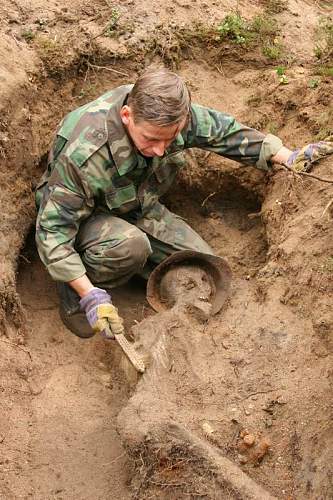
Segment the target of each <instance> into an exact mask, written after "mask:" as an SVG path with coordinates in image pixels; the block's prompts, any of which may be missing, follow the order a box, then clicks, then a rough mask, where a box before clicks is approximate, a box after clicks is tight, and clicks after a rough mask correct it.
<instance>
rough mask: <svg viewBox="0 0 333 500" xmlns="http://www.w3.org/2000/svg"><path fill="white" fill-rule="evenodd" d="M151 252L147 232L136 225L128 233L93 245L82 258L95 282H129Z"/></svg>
mask: <svg viewBox="0 0 333 500" xmlns="http://www.w3.org/2000/svg"><path fill="white" fill-rule="evenodd" d="M151 253H152V249H151V246H150V242H149V239H148V237H147V235H146V234H145V233H143V232H142V231H140V230H139V229H138V228H136V227H135V226H132V227H131V228H130V230H129V231H128V232H126V233H124V234H121V235H117V237H115V238H112V239H110V240H109V241H103V242H99V243H97V244H96V245H92V246H90V247H89V248H88V249H87V250H86V251H85V252H84V255H82V258H83V261H84V263H85V265H86V267H87V271H88V274H89V275H90V276H91V279H92V280H93V281H95V282H101V281H106V280H111V281H112V280H117V281H118V280H119V279H122V278H125V281H126V280H127V279H129V277H130V276H132V275H134V274H136V273H137V272H140V271H141V269H142V268H143V267H144V265H145V263H146V261H147V259H148V257H149V256H150V255H151Z"/></svg>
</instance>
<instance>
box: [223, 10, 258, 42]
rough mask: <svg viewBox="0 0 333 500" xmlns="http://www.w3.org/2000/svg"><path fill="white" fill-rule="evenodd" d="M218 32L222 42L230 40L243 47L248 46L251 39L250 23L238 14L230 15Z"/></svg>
mask: <svg viewBox="0 0 333 500" xmlns="http://www.w3.org/2000/svg"><path fill="white" fill-rule="evenodd" d="M217 32H218V33H219V35H220V39H221V40H225V39H229V40H232V41H233V42H235V43H237V44H241V45H244V44H246V43H247V42H248V41H249V38H250V31H249V26H248V23H247V21H246V20H245V19H243V18H242V16H241V15H240V14H239V13H238V12H236V13H235V14H228V15H227V16H226V17H225V18H224V19H223V21H222V22H221V24H219V25H218V27H217Z"/></svg>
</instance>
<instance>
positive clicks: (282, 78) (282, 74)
mask: <svg viewBox="0 0 333 500" xmlns="http://www.w3.org/2000/svg"><path fill="white" fill-rule="evenodd" d="M275 72H276V74H277V76H278V77H279V83H280V84H281V85H286V84H287V83H289V80H288V77H287V75H286V68H285V67H284V66H278V67H277V68H276V70H275Z"/></svg>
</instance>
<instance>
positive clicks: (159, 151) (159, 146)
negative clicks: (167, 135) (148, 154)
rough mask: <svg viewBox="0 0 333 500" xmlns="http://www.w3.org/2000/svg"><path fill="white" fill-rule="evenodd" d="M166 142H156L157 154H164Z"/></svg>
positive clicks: (155, 150) (154, 149) (155, 152)
mask: <svg viewBox="0 0 333 500" xmlns="http://www.w3.org/2000/svg"><path fill="white" fill-rule="evenodd" d="M165 146H166V144H165V142H164V141H161V142H159V143H158V144H155V145H154V147H153V152H154V155H155V156H163V155H164V152H165Z"/></svg>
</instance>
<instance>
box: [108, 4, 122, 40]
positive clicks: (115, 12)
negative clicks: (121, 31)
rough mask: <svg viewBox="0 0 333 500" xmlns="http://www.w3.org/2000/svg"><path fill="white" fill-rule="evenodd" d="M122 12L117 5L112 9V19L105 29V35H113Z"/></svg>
mask: <svg viewBox="0 0 333 500" xmlns="http://www.w3.org/2000/svg"><path fill="white" fill-rule="evenodd" d="M119 19H120V12H119V10H118V9H116V8H115V7H114V8H113V9H112V10H111V19H110V21H109V23H108V25H107V27H106V29H105V31H104V35H105V36H109V37H113V36H114V35H115V32H116V30H117V27H118V22H119Z"/></svg>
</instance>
